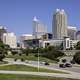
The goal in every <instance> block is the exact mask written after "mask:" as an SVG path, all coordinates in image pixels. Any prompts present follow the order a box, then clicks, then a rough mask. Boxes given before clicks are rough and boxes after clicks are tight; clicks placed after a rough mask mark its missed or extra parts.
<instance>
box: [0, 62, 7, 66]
mask: <svg viewBox="0 0 80 80" xmlns="http://www.w3.org/2000/svg"><path fill="white" fill-rule="evenodd" d="M7 63H8V62H7V61H0V65H1V64H7Z"/></svg>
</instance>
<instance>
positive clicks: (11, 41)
mask: <svg viewBox="0 0 80 80" xmlns="http://www.w3.org/2000/svg"><path fill="white" fill-rule="evenodd" d="M3 43H4V44H7V45H9V46H10V47H11V48H17V40H16V35H15V34H14V33H4V34H3Z"/></svg>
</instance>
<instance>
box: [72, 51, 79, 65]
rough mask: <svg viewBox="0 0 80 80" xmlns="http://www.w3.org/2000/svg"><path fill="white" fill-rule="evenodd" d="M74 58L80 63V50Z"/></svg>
mask: <svg viewBox="0 0 80 80" xmlns="http://www.w3.org/2000/svg"><path fill="white" fill-rule="evenodd" d="M73 60H74V61H75V62H76V63H77V64H80V51H79V52H77V53H76V54H75V55H74V56H73Z"/></svg>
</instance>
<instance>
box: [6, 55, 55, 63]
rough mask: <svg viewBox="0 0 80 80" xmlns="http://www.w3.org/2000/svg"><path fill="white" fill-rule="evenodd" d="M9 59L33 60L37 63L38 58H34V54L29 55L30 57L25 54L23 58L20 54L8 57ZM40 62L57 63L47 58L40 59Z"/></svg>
mask: <svg viewBox="0 0 80 80" xmlns="http://www.w3.org/2000/svg"><path fill="white" fill-rule="evenodd" d="M6 57H7V58H14V59H15V58H16V59H21V58H24V59H25V60H33V61H37V60H38V58H37V57H35V56H34V54H29V55H28V56H26V55H25V54H23V55H22V56H19V55H18V54H16V55H14V56H13V55H7V56H6ZM39 58H40V61H44V62H46V61H47V62H49V63H56V61H53V60H51V59H48V58H45V57H39Z"/></svg>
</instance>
